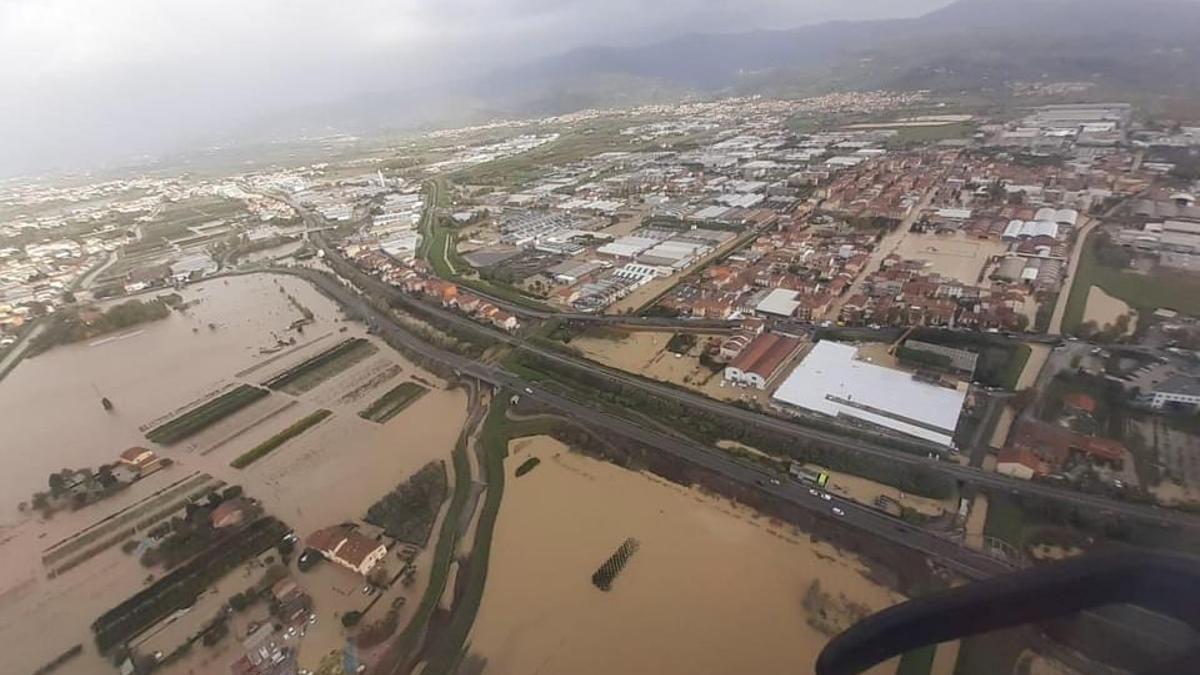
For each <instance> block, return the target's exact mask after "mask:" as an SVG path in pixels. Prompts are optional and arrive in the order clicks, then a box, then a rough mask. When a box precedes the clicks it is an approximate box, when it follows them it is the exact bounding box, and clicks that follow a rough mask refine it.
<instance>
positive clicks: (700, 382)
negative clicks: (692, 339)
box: [571, 331, 756, 400]
mask: <svg viewBox="0 0 1200 675" xmlns="http://www.w3.org/2000/svg"><path fill="white" fill-rule="evenodd" d="M710 337H713V336H710V335H697V336H696V345H695V346H694V347H692V348H691V350H689V351H688V353H687V354H685V355H683V356H680V357H678V358H677V357H676V356H675V354H673V353H671V352H669V351H667V342H669V341H670V339H671V333H664V332H656V331H628V332H623V333H621V334H620V335H614V336H613V337H590V336H586V335H585V336H581V337H577V338H575V339H574V340H572V341H571V346H572V347H575V348H577V349H579V350H580V351H582V352H583V355H584V356H586V357H587V358H589V359H591V360H593V361H596V362H599V363H603V364H604V365H607V366H611V367H613V368H618V369H620V370H624V371H627V372H630V373H636V374H638V375H642V376H644V377H649V378H653V379H655V380H659V381H661V382H670V383H673V384H678V385H680V386H684V387H688V388H690V389H694V390H695V391H698V392H700V393H702V394H705V395H707V396H710V397H712V398H715V399H720V400H736V399H738V398H743V397H745V396H747V395H749V396H753V395H754V394H755V392H756V390H744V389H738V388H736V387H722V386H720V384H721V373H720V372H713V371H712V370H710V369H709V368H708V367H707V366H704V365H702V364H701V363H700V354H701V352H702V351H703V349H704V343H705V341H707V340H708V339H709V338H710Z"/></svg>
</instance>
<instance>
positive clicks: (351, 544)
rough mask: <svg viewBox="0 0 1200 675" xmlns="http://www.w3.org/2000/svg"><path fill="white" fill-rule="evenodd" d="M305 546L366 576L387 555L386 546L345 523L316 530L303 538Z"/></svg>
mask: <svg viewBox="0 0 1200 675" xmlns="http://www.w3.org/2000/svg"><path fill="white" fill-rule="evenodd" d="M304 544H305V546H307V547H308V548H311V549H315V550H316V551H319V552H320V553H321V555H323V556H325V558H326V559H328V560H330V561H332V562H335V563H337V564H339V565H341V566H342V567H345V568H346V569H350V570H353V571H355V572H357V573H358V574H361V575H363V576H366V575H368V574H370V572H371V570H372V569H374V568H375V565H377V564H379V562H380V561H381V560H383V559H384V557H385V556H387V547H386V546H384V545H383V544H382V543H380V542H378V541H375V540H374V539H370V538H367V537H365V536H363V535H362V534H360V533H359V532H357V531H356V530H354V529H353V528H350V527H347V526H345V525H335V526H333V527H326V528H324V529H321V530H317V531H316V532H313V533H312V534H310V535H308V538H307V539H305V540H304Z"/></svg>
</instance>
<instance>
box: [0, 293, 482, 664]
mask: <svg viewBox="0 0 1200 675" xmlns="http://www.w3.org/2000/svg"><path fill="white" fill-rule="evenodd" d="M181 295H182V296H183V299H184V302H185V303H187V304H188V308H187V310H186V311H185V312H172V313H171V315H170V316H169V317H168V318H167V319H164V320H161V321H158V322H154V323H148V324H144V325H142V326H139V327H137V328H136V329H134V330H130V331H126V332H123V333H120V334H115V335H108V336H104V337H102V338H98V339H95V340H92V341H90V342H85V343H77V344H73V345H67V346H61V347H57V348H55V349H52V350H50V351H48V352H46V353H44V354H41V355H39V356H37V357H36V358H32V359H28V360H26V361H24V362H22V363H21V364H20V365H19V366H18V367H17V368H16V369H15V370H13V371H12V372H11V373H10V374H9V375H8V376H7V377H6V378H5V379H4V380H2V381H0V416H2V418H3V421H4V424H5V427H6V434H5V443H4V444H3V448H2V450H0V452H2V453H3V454H4V459H5V461H6V468H7V469H8V470H7V471H5V472H4V473H3V476H2V477H0V485H3V493H2V494H3V495H4V496H5V500H4V503H3V504H0V523H3V524H2V525H0V642H2V643H3V644H5V645H6V646H7V647H8V650H7V653H6V659H7V663H6V669H5V670H6V671H8V670H11V671H12V672H32V671H34V670H35V669H37V668H38V667H40V666H42V665H43V664H45V663H47V662H48V661H50V660H51V659H53V658H54V657H55V656H57V655H58V654H60V653H62V652H63V651H65V650H66V649H68V648H70V647H72V646H73V645H76V644H82V645H83V647H84V652H83V654H82V655H80V656H79V657H76V658H74V659H71V660H69V661H67V662H66V663H65V664H64V665H63V666H62V667H61V668H60V669H58V670H56V672H60V673H97V672H115V670H114V669H113V667H112V666H111V665H107V664H104V663H102V662H101V660H100V656H99V655H98V654H97V653H96V651H95V649H94V647H93V646H92V635H91V631H90V630H89V625H90V624H91V622H92V621H93V620H94V619H95V618H97V616H99V615H100V614H101V613H102V612H104V611H105V610H107V609H109V608H110V607H113V606H114V605H116V604H117V603H119V602H121V601H122V600H124V599H125V598H127V597H128V596H129V595H131V594H132V593H134V592H136V591H138V590H140V589H141V588H143V587H144V586H145V584H146V583H148V581H149V579H150V577H149V576H148V573H152V572H158V570H148V569H147V568H144V567H143V566H141V565H139V564H138V562H137V559H136V558H135V557H132V556H130V555H128V554H126V553H123V552H122V551H121V550H120V547H115V546H114V547H112V548H110V549H108V550H104V551H102V552H100V553H99V554H97V555H95V556H92V557H91V558H89V559H87V560H86V561H85V562H83V563H82V564H79V565H78V566H76V567H73V568H72V569H70V570H69V571H66V572H64V573H62V574H61V575H59V576H56V577H53V578H51V576H50V575H49V574H48V569H47V567H46V566H45V565H44V563H43V561H42V556H43V554H44V552H45V551H46V549H47V548H48V547H50V546H52V545H53V544H54V543H55V542H58V541H60V540H63V539H64V538H67V537H70V536H72V535H76V534H77V533H79V532H81V531H83V530H85V529H86V528H89V527H99V526H100V525H99V524H101V523H103V522H104V521H105V519H107V518H110V517H118V516H119V514H121V513H123V512H124V511H123V510H125V509H136V508H139V505H141V504H143V503H144V502H145V501H146V500H152V499H153V498H154V497H153V496H154V495H156V494H158V492H159V491H163V490H166V489H168V488H169V486H172V485H174V484H176V483H177V482H179V481H181V480H191V479H192V477H193V476H205V475H207V476H211V479H210V480H211V484H213V485H220V484H227V485H233V484H238V485H241V486H243V487H244V489H245V492H246V494H247V495H249V496H251V497H254V498H255V499H258V500H261V501H262V505H263V507H264V508H265V510H266V512H267V513H269V514H271V515H273V516H276V517H278V518H280V519H281V520H283V521H284V522H285V523H287V524H288V525H289V526H291V527H293V528H294V529H295V530H296V532H297V533H298V534H299V535H301V536H304V535H305V534H307V533H308V532H310V531H312V530H314V529H317V528H319V527H324V526H326V525H330V524H334V523H338V522H344V521H350V520H356V519H359V518H361V517H362V515H363V513H364V512H365V511H366V508H367V507H368V506H369V505H370V504H371V503H372V502H373V501H374V500H375V499H377V498H379V497H380V496H382V495H383V494H384V493H386V492H387V491H389V490H391V489H392V488H394V487H395V486H396V485H397V484H399V483H400V482H402V481H404V480H405V479H406V478H407V477H408V476H409V475H410V474H411V473H412V472H414V471H415V470H416V469H418V468H420V467H421V466H423V465H424V464H426V463H428V462H429V461H431V460H433V459H441V458H445V457H448V456H449V454H450V451H451V449H452V448H453V445H454V442H455V439H456V437H457V435H458V433H459V430H460V428H461V426H462V423H463V421H464V420H465V416H466V396H465V394H464V393H462V392H461V391H460V390H454V389H447V388H446V386H445V383H444V382H442V381H440V380H439V379H438V378H436V377H435V376H433V375H431V374H429V373H427V372H424V371H422V370H420V369H418V368H416V367H415V366H413V365H412V364H411V363H409V362H408V361H407V360H405V359H403V358H402V357H401V356H400V355H399V354H397V353H396V352H394V351H393V350H391V349H390V348H388V347H387V346H386V345H385V344H383V343H382V342H379V341H377V340H375V339H374V338H373V337H371V336H366V335H365V334H364V331H363V327H362V326H361V325H359V324H353V323H345V322H342V321H341V320H340V318H339V310H338V308H337V307H336V306H335V305H334V304H333V303H332V302H330V301H329V300H328V299H326V298H325V297H324V296H322V295H320V294H319V293H318V292H317V291H316V290H315V289H314V288H312V287H311V286H309V285H308V284H306V283H304V282H303V281H300V280H298V279H295V278H292V277H287V276H281V275H266V274H255V275H245V276H235V277H228V278H218V279H213V280H209V281H206V282H203V283H200V284H196V285H194V286H190V287H188V288H186V289H185V290H183V291H182V292H181ZM306 313H310V314H311V317H312V320H311V323H308V324H307V325H304V326H303V328H302V330H301V331H297V330H295V329H290V330H289V328H290V327H291V326H293V323H294V322H296V321H297V320H299V319H301V318H302V317H303V316H304V315H305V314H306ZM349 337H366V338H367V339H368V340H370V341H371V342H372V343H373V344H374V346H375V349H374V350H373V351H371V352H370V353H369V354H368V355H367V356H366V358H363V359H361V360H359V361H356V362H354V363H353V364H352V365H349V366H348V367H346V368H345V369H344V370H342V371H340V372H332V373H329V374H328V375H327V376H326V377H323V378H322V379H321V381H320V382H318V383H316V384H315V385H314V386H312V387H311V389H308V390H306V391H304V392H303V393H301V394H299V395H295V396H293V395H291V394H286V393H283V392H278V391H277V392H273V393H271V394H270V395H269V396H266V397H265V398H263V399H262V400H260V401H256V402H254V403H252V404H250V405H249V406H247V407H245V408H244V409H241V410H239V411H237V412H236V413H234V414H233V415H231V416H229V417H227V418H225V419H222V420H220V421H218V422H216V423H215V424H212V425H211V426H209V427H207V428H205V429H203V430H202V431H200V432H198V433H196V434H194V435H192V436H189V437H188V438H186V439H184V440H182V441H180V442H178V443H175V444H173V445H169V446H158V445H155V444H152V443H150V442H149V441H147V440H146V438H145V435H144V433H145V430H146V429H147V428H148V427H149V426H150V425H151V423H152V422H154V421H156V420H162V419H164V418H166V417H168V416H171V415H172V414H173V413H176V412H177V411H179V410H180V409H182V408H185V407H188V406H190V405H192V404H194V403H195V402H196V401H199V400H201V399H204V398H205V397H211V395H212V394H213V393H214V392H217V391H221V390H225V389H228V388H231V387H234V386H236V385H238V384H246V383H248V384H261V383H262V382H264V381H265V380H267V379H268V378H270V377H273V376H275V375H278V374H279V373H281V372H283V371H285V370H286V369H288V368H290V367H292V366H295V365H296V364H298V363H300V362H302V361H304V360H305V359H308V358H310V357H312V356H314V355H316V354H319V353H321V352H322V351H323V350H326V349H329V348H330V347H332V346H334V345H336V344H338V343H339V342H341V341H343V340H345V339H347V338H349ZM293 339H294V344H291V341H292V340H293ZM407 380H415V381H417V382H420V383H422V386H426V387H428V388H429V389H430V391H429V393H428V394H426V395H425V396H422V397H421V398H420V399H419V400H417V401H415V402H414V403H413V404H412V405H411V406H409V407H408V408H406V409H405V410H404V411H403V412H401V413H400V414H398V415H396V416H395V417H393V418H391V419H390V420H388V421H387V422H386V423H384V424H378V423H374V422H370V421H367V420H364V419H362V418H360V417H359V416H358V414H357V413H358V412H359V411H360V410H362V409H363V408H365V407H366V406H367V405H369V404H370V403H371V402H372V401H373V400H375V398H377V397H378V396H380V395H381V394H382V393H384V392H386V391H387V390H388V389H390V388H392V387H394V386H396V385H397V384H399V383H400V382H403V381H407ZM101 396H105V397H108V398H110V399H111V400H112V401H113V403H114V404H115V408H114V410H113V411H111V412H106V411H105V410H104V409H103V408H102V406H101V405H100V397H101ZM319 409H328V410H330V411H331V412H332V414H331V415H330V416H329V417H328V418H327V419H325V420H324V421H322V422H321V423H320V424H318V425H316V426H315V427H313V428H312V429H310V430H308V431H306V432H305V433H303V434H301V435H300V436H298V437H296V438H294V439H292V440H290V441H288V442H287V443H285V444H284V445H282V446H281V447H279V448H278V449H275V450H274V451H272V452H270V453H269V454H267V455H266V456H264V457H262V458H261V459H259V460H257V461H255V462H254V463H252V464H251V465H249V466H248V467H246V468H245V469H242V470H238V469H235V468H233V467H231V466H230V462H231V461H232V460H233V459H234V458H235V457H238V456H239V455H241V454H242V453H245V452H246V451H247V450H248V449H250V448H252V447H254V446H256V445H257V444H259V443H261V442H263V441H265V440H267V439H269V438H271V437H272V436H274V435H275V434H277V433H279V432H280V431H282V430H283V429H285V428H287V427H288V426H289V425H291V424H293V423H295V422H296V421H297V420H299V419H301V418H303V417H305V416H306V415H309V414H310V413H312V412H314V411H316V410H319ZM419 420H421V421H424V422H418V421H419ZM428 420H437V421H438V423H437V424H428V423H427V421H428ZM133 445H142V446H147V447H151V448H153V449H154V450H155V452H157V453H158V454H159V455H160V456H162V457H166V458H170V459H171V460H173V461H174V465H172V466H170V467H168V468H166V469H164V470H161V471H159V472H157V473H154V474H152V475H150V476H148V477H146V478H143V479H142V480H139V481H137V482H135V483H133V484H132V485H131V486H130V487H128V488H126V489H125V490H123V491H121V492H118V493H116V494H115V495H114V496H112V497H110V498H107V499H105V500H103V501H100V502H98V503H96V504H92V505H89V506H87V507H84V508H82V509H80V510H78V511H69V510H68V511H62V512H59V513H57V514H55V515H54V516H53V518H51V519H43V518H42V517H41V516H40V515H38V514H36V513H33V512H22V511H20V510H18V504H19V502H21V501H24V500H28V499H29V497H30V495H31V494H33V493H34V492H36V491H44V490H46V488H47V475H48V474H49V473H50V472H52V471H57V470H59V469H62V468H64V467H85V466H86V467H93V468H94V467H96V466H98V465H100V464H104V463H111V462H114V461H115V460H116V458H117V456H118V454H119V453H120V452H121V451H122V450H124V449H126V448H127V447H130V446H133ZM340 573H344V575H343V574H340ZM235 574H237V575H238V578H239V579H240V578H242V577H243V576H244V572H235ZM341 576H345V578H344V579H343V578H341ZM334 577H336V578H337V583H338V584H340V585H345V586H350V587H353V588H355V589H357V588H358V587H359V586H360V585H361V581H360V580H359V579H358V578H356V577H355V576H354V575H353V574H352V573H350V572H348V571H346V570H337V569H328V570H325V571H323V572H322V573H321V574H319V575H316V576H314V577H309V576H308V575H300V576H298V577H297V580H298V581H299V582H300V583H301V585H305V584H309V585H319V584H326V583H327V582H328V579H329V578H334ZM236 586H237V584H234V586H233V587H236ZM423 587H424V580H423V579H419V580H418V583H417V584H416V585H414V587H413V588H412V589H407V590H406V591H405V593H406V594H407V595H410V596H412V597H411V598H409V599H410V601H413V600H414V599H415V598H416V597H419V594H420V593H421V592H422V591H423ZM222 588H223V589H224V590H228V589H227V588H224V586H222ZM310 591H311V593H312V595H313V596H314V597H315V598H316V599H317V604H316V613H317V614H318V615H319V617H321V620H320V622H319V623H318V624H316V625H315V626H314V627H313V628H312V629H311V630H310V631H309V635H308V636H307V637H306V638H305V644H303V645H302V648H301V650H300V654H301V665H302V666H305V667H312V666H313V665H315V663H316V661H318V660H319V658H320V656H322V655H323V654H324V653H327V652H328V651H329V650H331V649H336V648H339V647H340V645H341V644H342V642H344V639H345V638H344V635H343V630H342V628H341V625H340V623H339V622H338V621H337V618H336V616H335V612H342V611H347V609H350V608H353V609H360V608H361V607H359V606H358V605H361V604H362V602H364V600H363V596H362V595H361V594H355V595H356V596H357V597H355V598H343V597H342V596H341V595H338V594H337V593H336V592H334V591H331V590H329V589H324V588H312V589H310ZM331 597H333V598H336V599H337V600H338V602H336V603H335V602H334V601H333V600H328V601H323V600H326V599H329V598H331ZM219 604H220V603H219V602H217V605H218V606H219ZM206 606H207V605H206ZM197 625H200V624H199V623H197ZM236 637H237V636H236V635H235V636H234V638H233V639H236ZM227 639H228V638H227ZM234 651H235V652H238V651H239V650H237V649H235V650H234ZM202 654H203V655H204V657H205V658H214V654H213V653H212V652H208V651H204V652H202ZM228 660H230V659H226V660H225V661H228ZM189 664H190V665H189ZM193 668H198V670H196V672H206V671H207V666H201V665H199V662H196V663H192V659H190V658H189V659H185V660H184V661H182V662H180V663H178V664H176V665H175V666H174V667H173V668H172V671H171V672H188V671H189V670H190V669H193ZM227 668H228V663H227V662H222V663H221V665H220V670H221V671H224V670H226V669H227Z"/></svg>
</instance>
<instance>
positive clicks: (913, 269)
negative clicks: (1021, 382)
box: [839, 255, 1029, 330]
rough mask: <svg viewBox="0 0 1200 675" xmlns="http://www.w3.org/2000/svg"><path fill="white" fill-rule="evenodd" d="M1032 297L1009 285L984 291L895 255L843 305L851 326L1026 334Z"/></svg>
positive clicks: (843, 313) (842, 316) (921, 262)
mask: <svg viewBox="0 0 1200 675" xmlns="http://www.w3.org/2000/svg"><path fill="white" fill-rule="evenodd" d="M1025 301H1026V294H1025V293H1023V292H1022V291H1021V290H1019V289H1017V288H1012V287H1006V286H993V287H992V288H981V287H979V286H973V285H969V284H964V283H962V282H961V281H959V280H957V279H952V278H948V277H945V276H943V275H941V274H938V273H936V272H929V271H928V270H927V269H926V265H925V263H924V262H923V261H920V260H903V259H901V258H900V257H899V256H896V255H891V256H888V257H887V258H885V259H884V260H883V264H882V266H881V268H880V270H879V271H878V272H874V273H872V274H871V275H870V276H868V277H867V278H866V280H865V282H864V283H863V287H862V291H861V292H860V293H855V294H854V295H852V296H850V297H849V298H847V300H846V302H845V303H843V305H842V309H841V314H840V317H839V318H840V320H841V321H842V322H844V323H846V324H850V325H863V324H878V325H899V326H953V327H959V328H972V329H978V330H990V329H995V330H1024V329H1025V328H1027V327H1028V325H1029V317H1028V315H1026V314H1024V313H1022V312H1021V309H1022V307H1023V306H1024V305H1025Z"/></svg>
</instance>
